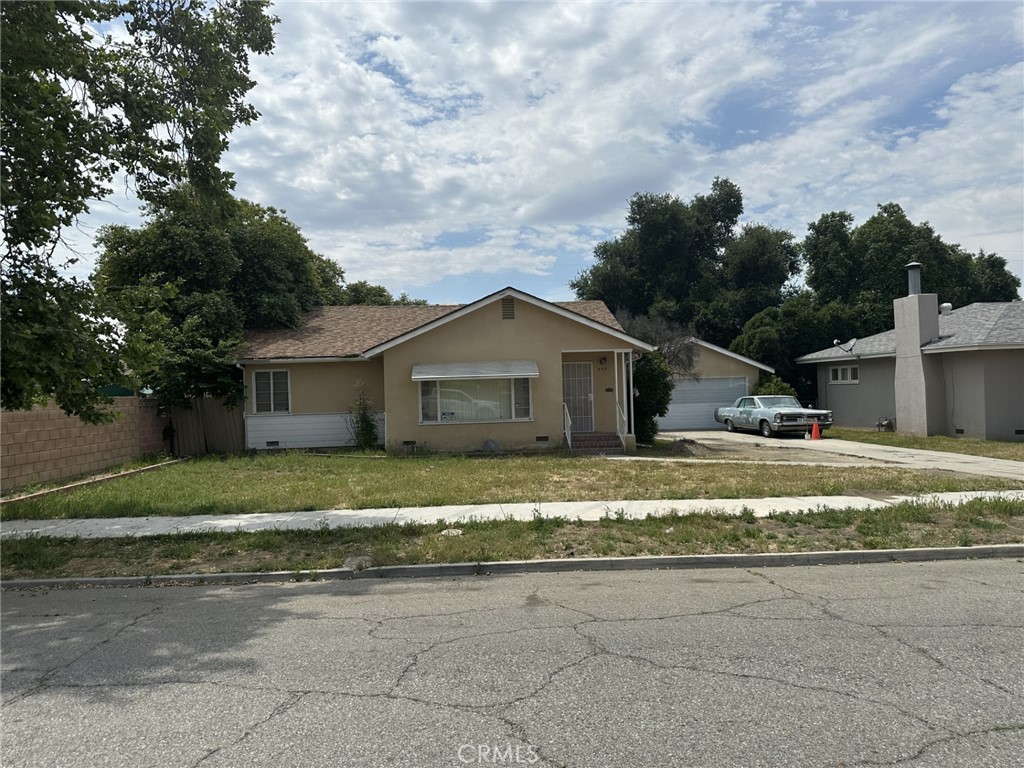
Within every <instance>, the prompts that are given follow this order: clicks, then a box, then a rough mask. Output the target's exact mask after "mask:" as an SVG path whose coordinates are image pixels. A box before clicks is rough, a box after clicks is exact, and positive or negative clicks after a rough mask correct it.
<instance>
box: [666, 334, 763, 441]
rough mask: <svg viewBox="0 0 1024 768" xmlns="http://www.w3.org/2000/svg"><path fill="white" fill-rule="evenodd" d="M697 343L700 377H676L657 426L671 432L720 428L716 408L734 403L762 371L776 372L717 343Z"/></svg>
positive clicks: (695, 358)
mask: <svg viewBox="0 0 1024 768" xmlns="http://www.w3.org/2000/svg"><path fill="white" fill-rule="evenodd" d="M691 341H692V342H693V343H694V345H695V347H696V348H695V349H694V354H693V369H694V370H695V371H697V372H698V373H699V378H697V379H687V378H682V377H676V378H675V389H674V390H673V392H672V402H671V404H670V405H669V407H668V413H667V414H666V415H665V416H662V417H661V418H659V419H658V429H660V430H662V431H663V432H670V431H673V430H681V429H721V428H722V425H721V424H719V423H718V422H717V421H715V409H716V408H719V407H722V406H727V405H732V404H733V403H735V402H736V400H737V399H738V398H741V397H744V396H746V395H749V394H750V393H751V391H752V390H753V388H754V385H756V384H757V380H758V379H759V378H760V376H761V371H765V372H766V373H775V369H774V368H769V367H768V366H767V365H762V364H761V363H759V362H757V361H756V360H751V359H750V358H748V357H744V356H743V355H737V354H736V353H735V352H730V351H729V350H727V349H722V348H721V347H716V346H715V345H714V344H710V343H708V342H706V341H702V340H700V339H692V340H691Z"/></svg>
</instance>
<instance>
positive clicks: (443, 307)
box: [240, 288, 651, 362]
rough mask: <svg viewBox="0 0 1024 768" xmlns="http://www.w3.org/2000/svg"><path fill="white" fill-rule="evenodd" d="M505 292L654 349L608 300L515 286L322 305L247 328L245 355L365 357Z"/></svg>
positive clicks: (255, 358) (245, 357)
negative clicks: (454, 297)
mask: <svg viewBox="0 0 1024 768" xmlns="http://www.w3.org/2000/svg"><path fill="white" fill-rule="evenodd" d="M506 296H513V297H515V298H519V299H522V300H523V301H527V302H530V303H532V304H535V305H537V306H540V307H543V308H545V309H548V310H549V311H551V312H554V313H555V314H559V315H561V316H563V317H567V318H570V319H572V320H574V321H575V322H579V323H581V324H584V325H587V326H590V327H593V328H597V329H599V330H601V331H604V332H606V333H609V334H610V335H612V336H615V337H617V338H619V339H620V340H622V341H623V342H624V343H626V344H627V345H630V346H633V347H637V348H639V349H651V347H649V345H647V344H644V343H643V342H642V341H640V340H638V339H633V338H632V337H631V336H629V335H627V334H626V332H625V331H623V330H622V326H621V325H619V323H618V321H617V320H616V319H615V317H614V315H612V313H611V312H610V311H609V310H608V307H607V306H606V305H605V303H604V302H603V301H566V302H557V303H553V302H547V301H544V300H543V299H539V298H537V297H535V296H531V295H530V294H528V293H524V292H522V291H519V290H517V289H515V288H505V289H502V290H501V291H497V292H496V293H493V294H490V295H489V296H485V297H484V298H482V299H479V300H478V301H475V302H473V303H472V304H440V305H412V306H365V305H357V306H341V307H317V308H316V309H314V310H313V311H311V312H308V313H306V314H305V315H304V316H303V318H302V320H301V321H300V323H299V326H298V327H297V328H277V329H273V330H264V331H250V332H248V333H246V335H245V344H244V346H243V349H242V352H241V355H240V359H241V360H242V361H246V362H257V361H261V360H299V359H308V360H343V359H352V360H359V359H365V358H367V357H371V356H373V355H377V354H380V353H381V352H383V351H384V350H385V349H388V348H390V347H391V346H394V345H396V344H400V343H402V341H406V340H408V339H410V338H414V337H415V336H418V335H420V334H421V333H427V332H429V331H430V330H432V329H433V328H436V327H438V325H440V324H443V323H444V322H448V321H450V320H452V319H455V318H456V317H462V316H464V315H465V314H467V313H469V312H472V311H473V310H475V309H478V308H480V307H482V306H486V305H488V304H491V303H493V302H494V301H498V300H500V299H502V298H504V297H506Z"/></svg>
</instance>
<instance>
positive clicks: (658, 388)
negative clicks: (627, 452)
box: [633, 351, 675, 443]
mask: <svg viewBox="0 0 1024 768" xmlns="http://www.w3.org/2000/svg"><path fill="white" fill-rule="evenodd" d="M633 386H634V388H635V389H636V391H637V395H636V396H635V397H634V398H633V421H634V429H635V430H636V441H637V442H638V443H651V442H653V441H654V436H655V435H656V434H658V422H657V418H658V417H659V416H664V415H665V414H666V413H668V406H669V403H671V402H672V390H673V389H674V388H675V385H674V384H673V382H672V370H671V369H670V368H669V367H668V363H667V362H665V357H664V356H663V355H662V354H661V353H660V352H657V351H655V352H645V353H644V356H643V357H641V358H640V359H639V360H637V362H636V363H635V365H634V366H633Z"/></svg>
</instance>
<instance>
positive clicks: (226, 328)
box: [94, 186, 344, 405]
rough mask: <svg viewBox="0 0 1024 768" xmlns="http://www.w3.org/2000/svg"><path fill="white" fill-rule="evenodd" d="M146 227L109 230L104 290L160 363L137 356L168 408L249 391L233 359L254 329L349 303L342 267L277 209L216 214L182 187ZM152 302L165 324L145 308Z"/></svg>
mask: <svg viewBox="0 0 1024 768" xmlns="http://www.w3.org/2000/svg"><path fill="white" fill-rule="evenodd" d="M169 199H170V200H172V201H173V203H172V204H171V205H168V206H163V207H159V208H153V209H152V210H151V211H150V217H149V220H148V222H147V223H146V224H145V225H143V226H141V227H139V228H137V229H130V228H128V227H124V226H110V227H105V228H104V229H103V230H101V232H100V235H99V237H98V238H97V244H98V245H100V246H101V248H102V249H103V250H102V253H101V255H100V258H99V264H98V267H97V270H96V274H95V276H94V283H95V285H96V288H97V290H98V291H99V293H100V295H101V296H102V297H104V298H105V299H106V300H107V301H108V303H109V305H110V306H111V307H113V308H114V312H115V314H116V316H117V317H118V318H119V319H121V320H122V322H123V323H124V325H125V326H126V328H127V330H128V333H129V335H132V334H134V336H135V337H136V338H138V339H139V341H140V343H139V344H138V347H139V348H140V349H145V348H146V344H145V343H143V342H148V343H149V346H150V348H151V349H152V350H153V355H154V358H155V359H154V360H153V361H151V362H147V361H145V360H142V361H140V360H134V361H133V364H134V365H136V366H137V368H138V370H139V371H141V372H143V375H142V379H143V383H144V385H145V386H147V387H150V388H152V389H153V390H154V391H155V392H156V393H157V396H158V397H159V398H160V399H161V400H162V401H164V402H166V403H168V404H174V405H180V404H183V403H185V402H187V401H188V400H191V399H192V398H196V397H202V396H203V395H211V396H215V397H224V398H228V399H229V400H233V399H237V398H239V397H240V396H241V389H240V387H241V383H240V381H239V379H238V377H237V375H236V373H235V371H234V368H233V364H234V361H235V359H236V356H237V351H238V348H239V345H240V343H241V340H242V333H243V332H244V331H245V330H249V329H255V328H281V327H294V326H295V325H297V324H298V323H299V320H300V318H301V315H302V313H303V312H306V311H308V310H310V309H312V308H313V307H315V306H319V305H322V304H340V303H343V301H344V291H343V286H342V281H343V278H344V273H343V271H342V269H341V268H340V267H339V266H338V265H337V264H335V263H334V262H333V261H331V260H330V259H328V258H326V257H324V256H322V255H320V254H318V253H315V252H314V251H313V250H312V249H310V248H309V246H308V245H307V243H306V239H305V238H304V237H303V236H302V234H301V233H300V232H299V230H298V228H297V227H296V226H295V225H294V224H293V223H292V222H291V221H290V220H288V218H286V217H285V215H284V213H283V212H281V211H278V210H276V209H274V208H266V207H263V206H260V205H257V204H256V203H252V202H249V201H247V200H238V201H235V202H234V203H233V204H231V205H230V206H224V207H222V208H221V209H220V211H219V212H218V213H217V215H216V216H213V217H211V216H210V214H209V210H208V209H207V208H206V207H205V205H204V201H203V199H202V198H201V197H199V196H197V195H196V194H194V191H193V190H192V189H191V188H190V187H188V186H185V187H181V188H179V189H178V190H176V192H175V194H174V196H173V197H172V198H169ZM147 302H149V305H150V306H151V307H152V308H153V309H154V310H155V311H156V312H157V313H158V314H159V315H160V316H162V318H163V319H162V320H154V317H153V315H152V314H151V313H150V314H140V313H139V307H140V306H144V305H146V303H147Z"/></svg>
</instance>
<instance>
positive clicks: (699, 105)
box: [100, 2, 1024, 301]
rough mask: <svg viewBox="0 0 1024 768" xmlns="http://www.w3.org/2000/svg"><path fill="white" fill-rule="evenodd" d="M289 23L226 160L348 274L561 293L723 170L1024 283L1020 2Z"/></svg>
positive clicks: (787, 210)
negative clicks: (874, 219) (929, 228)
mask: <svg viewBox="0 0 1024 768" xmlns="http://www.w3.org/2000/svg"><path fill="white" fill-rule="evenodd" d="M274 11H275V13H277V14H278V15H279V16H280V17H281V19H282V22H281V24H280V25H279V28H278V31H279V37H278V43H277V46H276V49H275V53H274V54H273V56H271V57H268V58H260V59H258V60H254V62H253V65H254V77H255V79H256V80H257V81H258V82H259V85H258V87H257V88H256V89H255V90H254V91H253V93H252V94H251V97H252V99H253V101H254V102H255V103H256V105H257V107H258V108H259V110H260V111H261V113H262V117H261V119H260V120H259V121H257V122H256V123H255V124H254V125H252V126H248V127H244V128H240V129H239V130H238V131H236V133H235V134H234V135H233V137H232V147H231V150H230V152H229V153H228V155H227V156H226V163H227V165H228V166H229V168H230V169H231V170H233V171H234V172H235V174H236V177H237V180H238V192H239V194H241V195H243V196H245V197H248V198H250V199H254V200H256V201H257V202H260V203H263V204H266V205H274V206H276V207H278V208H283V209H285V210H286V211H287V212H288V215H289V216H290V217H291V218H292V219H293V220H294V221H295V222H296V223H298V224H299V225H300V227H301V228H302V230H303V232H304V233H305V234H306V235H307V237H308V238H309V239H310V241H311V243H312V244H313V246H314V247H315V248H317V249H318V250H320V251H321V252H323V253H325V254H327V255H330V256H331V257H333V258H335V259H337V260H338V261H339V263H340V264H341V265H342V266H343V267H344V268H345V270H346V273H347V274H348V276H349V277H350V278H351V279H369V280H372V281H374V282H383V283H384V284H386V285H387V286H388V287H389V288H390V289H391V290H392V291H394V292H400V291H403V290H408V291H409V292H410V293H412V294H413V295H422V296H426V297H427V298H429V299H431V300H437V301H448V300H468V299H472V298H474V297H473V296H469V295H451V294H450V292H449V290H450V289H449V288H448V287H447V283H446V281H447V280H449V279H450V278H453V277H456V276H467V275H472V274H474V273H478V274H479V275H481V279H480V281H478V282H479V283H480V284H481V285H484V284H485V283H486V282H487V279H488V278H487V276H488V275H492V276H495V279H497V276H498V275H499V273H500V274H501V275H506V274H507V273H509V272H510V271H511V272H514V273H517V274H520V275H522V276H523V277H524V280H525V279H527V278H529V279H530V280H534V279H535V278H538V276H540V278H543V279H550V280H551V281H552V284H551V285H550V288H549V289H548V292H549V293H550V295H553V296H561V297H564V296H565V291H566V288H565V283H566V280H567V278H566V275H569V276H572V275H574V274H575V273H576V272H577V271H578V270H579V269H580V268H582V267H584V266H585V265H586V264H587V260H588V258H589V255H590V252H591V250H592V248H593V246H594V244H595V243H596V242H598V241H600V240H601V239H604V238H607V237H610V236H612V235H614V233H615V232H617V231H619V230H620V229H621V227H622V225H623V219H624V216H625V212H626V207H627V203H628V200H629V197H630V196H631V195H632V194H633V193H635V192H638V191H652V192H672V193H674V194H678V195H680V196H681V197H684V198H688V197H690V196H692V195H694V194H698V193H702V192H705V191H707V189H708V188H709V185H710V183H711V180H712V179H713V177H715V176H729V177H730V178H732V179H733V180H734V181H736V182H737V183H738V184H739V185H740V187H741V188H742V190H743V192H744V196H745V199H746V207H747V210H748V214H749V217H750V218H754V219H757V220H759V221H763V222H765V223H767V224H770V225H772V226H778V227H784V228H787V229H791V230H792V231H793V232H794V234H795V235H796V236H797V237H798V238H800V237H802V236H803V234H804V232H805V227H806V224H807V222H809V221H812V220H815V219H817V218H818V216H820V215H821V214H822V213H824V212H826V211H830V210H840V209H845V210H849V211H851V212H852V213H854V215H855V216H856V217H857V219H858V221H862V220H863V219H864V218H866V217H867V216H870V215H871V214H872V213H873V211H874V209H875V206H876V205H877V204H878V203H883V202H888V201H890V200H893V201H896V202H900V203H901V204H902V205H903V206H904V208H905V209H906V210H907V212H908V215H910V217H911V218H912V219H913V220H915V221H921V220H924V219H927V220H929V221H930V223H931V224H932V225H933V226H934V227H935V229H936V230H937V231H938V232H939V233H940V234H941V235H942V236H943V237H944V238H945V239H947V240H950V241H953V242H960V243H961V244H962V245H964V247H966V248H968V249H969V250H972V251H974V250H977V249H978V248H985V249H986V250H996V251H997V252H999V253H1000V254H1001V255H1003V256H1004V257H1006V258H1008V259H1010V260H1011V264H1012V265H1013V267H1014V269H1015V270H1016V271H1017V272H1018V274H1024V264H1022V263H1021V261H1022V259H1024V254H1022V243H1024V234H1022V232H1024V223H1022V221H1021V218H1022V217H1021V210H1022V208H1024V203H1022V200H1021V196H1022V192H1021V190H1022V186H1024V183H1022V178H1024V150H1022V145H1021V136H1022V134H1024V117H1022V114H1021V106H1022V103H1024V95H1022V92H1021V82H1022V74H1021V69H1020V68H1021V57H1020V45H1021V31H1020V30H1021V27H1022V21H1024V18H1022V13H1021V9H1020V7H1019V6H1017V5H1015V4H1003V3H995V4H972V3H952V4H941V5H939V4H921V3H915V4H888V3H867V4H857V5H851V6H841V5H839V4H834V3H825V4H817V5H816V4H808V5H796V4H781V5H768V4H756V5H739V4H732V3H682V2H680V3H634V4H623V3H564V4H555V5H549V4H540V3H512V2H508V3H500V2H499V3H472V4H470V3H449V4H445V3H441V4H435V3H430V4H427V3H397V4H396V3H291V2H282V3H279V4H278V5H277V6H275V8H274ZM100 219H102V217H100ZM470 231H473V232H478V233H479V237H476V238H471V239H470V240H468V241H467V242H466V243H464V244H463V243H460V242H458V241H457V238H456V241H455V244H453V245H450V246H440V245H438V242H446V236H447V234H446V233H459V232H470ZM544 276H547V277H546V278H545V277H544ZM534 284H536V283H534ZM489 287H490V288H493V287H497V286H489ZM485 292H487V290H486V288H485V290H483V291H481V293H485Z"/></svg>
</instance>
